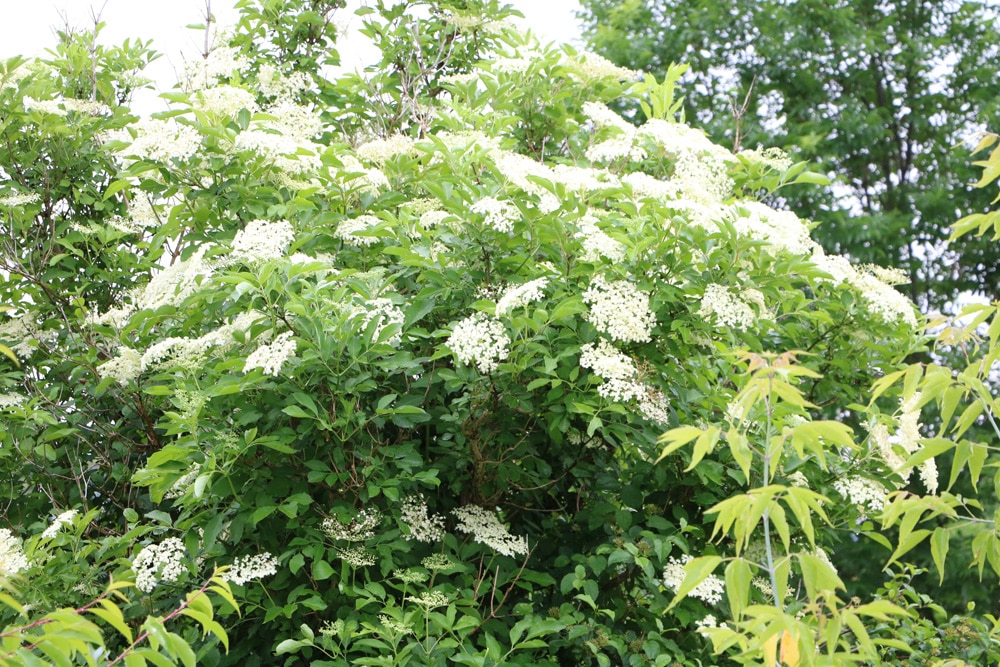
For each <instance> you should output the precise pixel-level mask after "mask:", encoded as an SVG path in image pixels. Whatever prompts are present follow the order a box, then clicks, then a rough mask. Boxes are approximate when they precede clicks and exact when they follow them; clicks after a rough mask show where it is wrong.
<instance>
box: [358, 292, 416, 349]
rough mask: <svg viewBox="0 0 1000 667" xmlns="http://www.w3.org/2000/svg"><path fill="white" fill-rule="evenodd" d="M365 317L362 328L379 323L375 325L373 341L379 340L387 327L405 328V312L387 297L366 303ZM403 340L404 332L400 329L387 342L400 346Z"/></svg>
mask: <svg viewBox="0 0 1000 667" xmlns="http://www.w3.org/2000/svg"><path fill="white" fill-rule="evenodd" d="M360 312H363V313H364V315H363V317H362V320H361V326H362V327H367V326H368V324H369V323H370V322H372V321H376V322H378V324H376V325H375V330H374V331H373V332H372V339H373V340H378V338H379V335H380V334H381V333H382V330H383V329H385V328H386V327H387V326H390V325H392V324H398V325H399V326H400V327H402V326H403V322H404V321H405V320H406V317H405V315H404V313H403V310H402V309H401V308H400V307H399V306H397V305H396V304H394V303H393V302H392V299H388V298H386V297H379V298H377V299H371V300H370V301H367V302H366V303H365V307H364V310H363V311H360ZM402 340H403V330H402V328H400V330H399V331H397V332H396V333H394V334H393V335H392V336H391V337H390V338H389V339H388V340H386V341H385V342H386V343H388V344H389V345H399V343H400V341H402Z"/></svg>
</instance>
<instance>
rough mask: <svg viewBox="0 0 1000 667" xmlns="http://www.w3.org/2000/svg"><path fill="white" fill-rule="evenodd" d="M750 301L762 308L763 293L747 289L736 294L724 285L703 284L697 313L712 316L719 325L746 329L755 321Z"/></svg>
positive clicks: (755, 317)
mask: <svg viewBox="0 0 1000 667" xmlns="http://www.w3.org/2000/svg"><path fill="white" fill-rule="evenodd" d="M750 303H755V304H756V305H757V306H758V307H760V308H761V309H762V310H763V303H764V296H763V294H761V293H760V292H759V291H757V290H755V289H747V290H743V292H741V293H740V294H738V295H737V294H733V292H732V291H730V289H729V288H728V287H726V286H725V285H718V284H716V283H710V284H708V285H706V286H705V293H704V294H703V295H702V297H701V308H699V309H698V314H699V315H702V316H704V317H709V316H714V317H715V322H716V324H717V325H718V326H720V327H725V328H731V329H739V330H740V331H746V330H747V329H749V328H750V327H752V326H753V325H754V323H755V322H756V321H757V313H756V312H755V311H754V309H753V308H751V307H750Z"/></svg>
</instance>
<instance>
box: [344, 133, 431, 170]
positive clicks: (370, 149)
mask: <svg viewBox="0 0 1000 667" xmlns="http://www.w3.org/2000/svg"><path fill="white" fill-rule="evenodd" d="M354 152H355V153H356V154H357V156H358V157H359V158H361V159H362V160H364V161H366V162H371V163H372V164H377V165H379V166H381V165H383V164H385V163H386V162H387V161H389V160H391V159H392V158H394V157H396V156H397V155H416V154H417V147H416V145H414V143H413V139H411V138H410V137H407V136H405V135H402V134H394V135H392V136H391V137H387V138H385V139H375V140H374V141H369V142H368V143H366V144H363V145H361V146H358V148H357V150H355V151H354Z"/></svg>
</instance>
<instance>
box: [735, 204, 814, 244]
mask: <svg viewBox="0 0 1000 667" xmlns="http://www.w3.org/2000/svg"><path fill="white" fill-rule="evenodd" d="M728 216H729V217H730V219H731V220H732V222H733V226H734V227H735V228H736V231H737V232H738V233H739V234H740V235H741V236H744V237H747V238H751V239H755V240H758V241H764V242H765V243H767V244H769V245H771V246H773V247H774V248H775V249H777V250H779V251H784V252H788V253H791V254H793V255H808V254H811V253H813V252H814V251H816V249H817V245H816V242H815V241H813V240H812V239H811V238H810V237H809V228H808V227H806V225H805V223H804V222H803V221H802V220H801V219H800V218H799V217H798V216H797V215H795V214H794V213H792V212H791V211H777V210H775V209H773V208H771V207H770V206H768V205H767V204H762V203H760V202H754V201H742V202H740V203H738V204H734V205H733V206H732V207H730V209H729V212H728Z"/></svg>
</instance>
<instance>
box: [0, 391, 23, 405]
mask: <svg viewBox="0 0 1000 667" xmlns="http://www.w3.org/2000/svg"><path fill="white" fill-rule="evenodd" d="M26 400H28V397H27V396H24V395H22V394H0V408H12V407H14V406H15V405H21V404H22V403H24V402H25V401H26Z"/></svg>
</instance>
